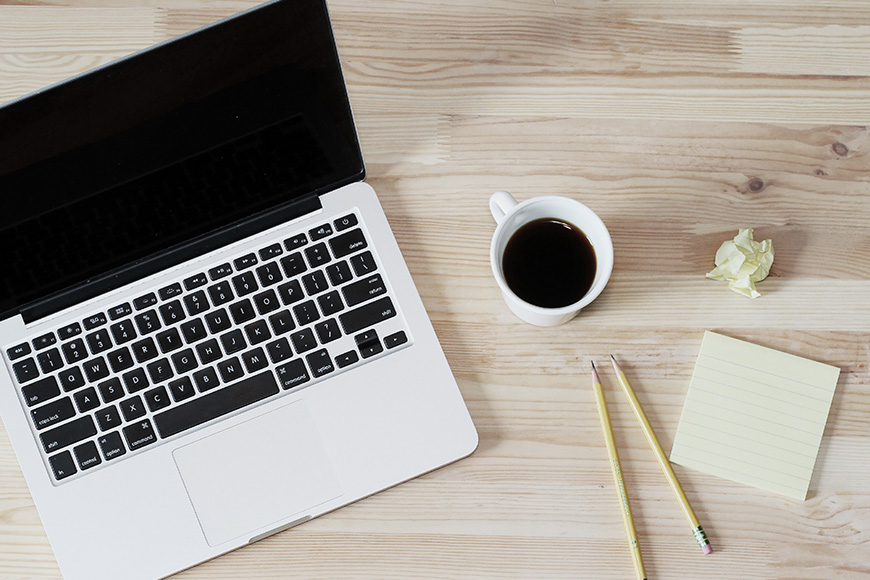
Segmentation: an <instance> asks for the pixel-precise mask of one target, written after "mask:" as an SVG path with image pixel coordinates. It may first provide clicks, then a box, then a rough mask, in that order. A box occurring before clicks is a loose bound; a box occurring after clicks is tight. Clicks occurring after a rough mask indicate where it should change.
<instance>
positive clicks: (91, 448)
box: [73, 441, 103, 471]
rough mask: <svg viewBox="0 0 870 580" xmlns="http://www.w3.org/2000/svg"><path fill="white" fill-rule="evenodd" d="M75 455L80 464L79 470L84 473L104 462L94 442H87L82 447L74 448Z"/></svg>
mask: <svg viewBox="0 0 870 580" xmlns="http://www.w3.org/2000/svg"><path fill="white" fill-rule="evenodd" d="M73 453H74V454H75V456H76V460H77V461H78V462H79V469H81V470H82V471H84V470H85V469H90V468H91V467H96V466H97V465H99V464H100V463H102V462H103V460H102V459H100V454H99V452H97V446H96V444H95V443H94V442H93V441H87V442H85V443H82V444H81V445H77V446H76V447H73Z"/></svg>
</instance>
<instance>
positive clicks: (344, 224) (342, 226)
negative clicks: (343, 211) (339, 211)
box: [332, 213, 357, 232]
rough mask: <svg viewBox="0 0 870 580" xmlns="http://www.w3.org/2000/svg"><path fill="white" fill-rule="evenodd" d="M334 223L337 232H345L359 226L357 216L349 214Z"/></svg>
mask: <svg viewBox="0 0 870 580" xmlns="http://www.w3.org/2000/svg"><path fill="white" fill-rule="evenodd" d="M332 223H333V224H335V231H337V232H343V231H344V230H346V229H347V228H352V227H353V226H355V225H356V224H357V219H356V215H355V214H352V213H349V214H347V215H346V216H344V217H340V218H338V219H337V220H335V221H334V222H332Z"/></svg>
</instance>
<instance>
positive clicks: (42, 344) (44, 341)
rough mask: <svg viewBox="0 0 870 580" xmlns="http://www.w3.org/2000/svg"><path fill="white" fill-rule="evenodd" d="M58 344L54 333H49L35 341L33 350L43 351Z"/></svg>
mask: <svg viewBox="0 0 870 580" xmlns="http://www.w3.org/2000/svg"><path fill="white" fill-rule="evenodd" d="M55 342H57V339H56V338H55V337H54V333H52V332H49V333H48V334H43V335H42V336H39V337H37V338H34V339H33V348H35V349H36V350H42V349H43V348H48V347H49V346H51V345H53V344H54V343H55Z"/></svg>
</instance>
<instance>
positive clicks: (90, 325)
mask: <svg viewBox="0 0 870 580" xmlns="http://www.w3.org/2000/svg"><path fill="white" fill-rule="evenodd" d="M106 322H108V320H106V315H105V314H103V313H102V312H99V313H97V314H94V315H93V316H88V317H87V318H85V319H84V320H83V321H82V324H84V325H85V330H93V329H95V328H97V327H98V326H103V325H104V324H106Z"/></svg>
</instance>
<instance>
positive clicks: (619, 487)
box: [592, 363, 646, 580]
mask: <svg viewBox="0 0 870 580" xmlns="http://www.w3.org/2000/svg"><path fill="white" fill-rule="evenodd" d="M592 389H593V390H594V391H595V402H596V403H597V405H598V417H599V418H600V419H601V431H603V432H604V442H605V444H606V445H607V453H608V455H610V470H611V471H612V472H613V481H614V483H616V491H617V493H619V502H620V504H621V505H622V509H621V510H620V511H621V512H622V521H623V523H625V534H626V535H627V536H628V543H629V545H630V546H631V559H632V561H633V562H634V569H635V570H636V571H637V578H638V580H646V572H645V571H644V569H643V559H642V558H641V557H640V546H639V545H638V543H637V532H635V530H634V520H633V519H632V517H631V507H630V506H629V504H628V494H627V493H626V492H625V483H624V482H623V481H622V469H621V468H620V466H619V453H617V451H616V441H614V439H613V429H612V428H611V427H610V415H608V413H607V402H605V400H604V391H603V390H602V389H601V379H599V378H598V371H596V370H595V363H592Z"/></svg>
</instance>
